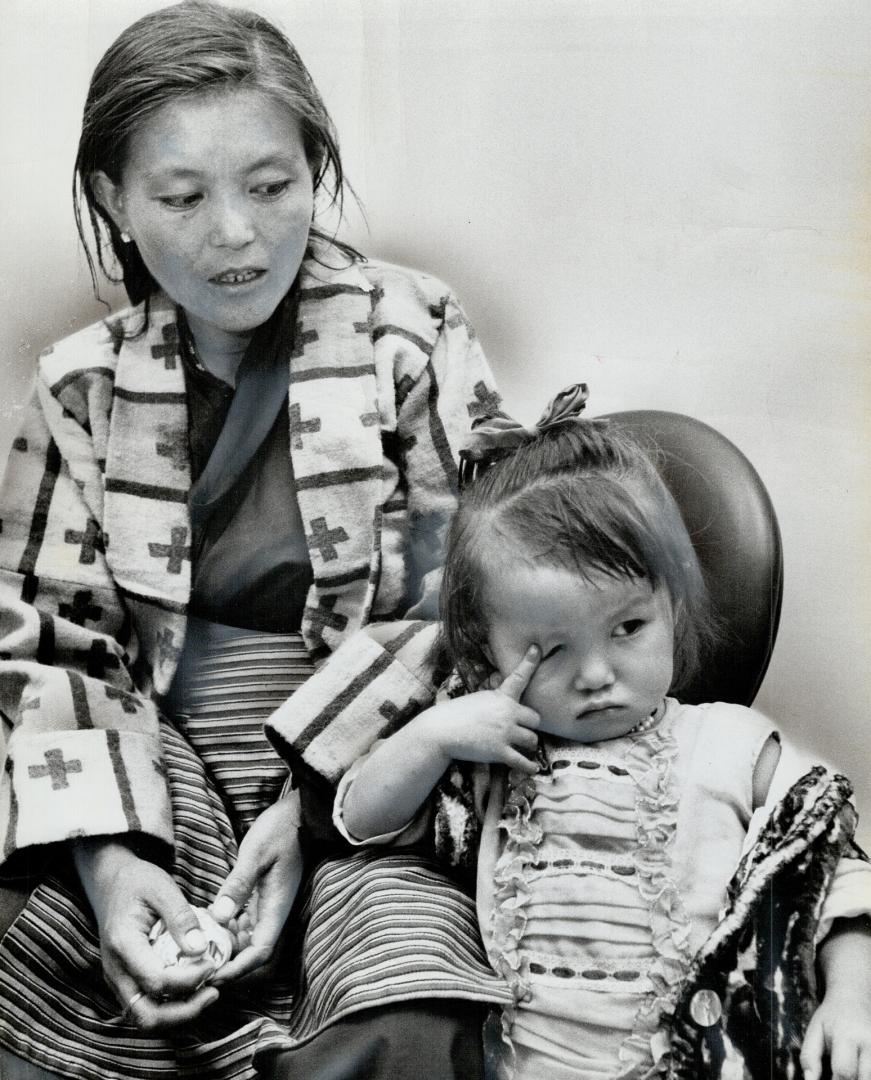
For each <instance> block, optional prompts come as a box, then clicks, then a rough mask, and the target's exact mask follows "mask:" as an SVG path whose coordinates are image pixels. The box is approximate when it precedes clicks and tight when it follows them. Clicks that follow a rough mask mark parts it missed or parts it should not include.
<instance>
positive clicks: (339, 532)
mask: <svg viewBox="0 0 871 1080" xmlns="http://www.w3.org/2000/svg"><path fill="white" fill-rule="evenodd" d="M310 524H311V530H312V531H311V532H310V533H309V534H308V536H306V538H305V542H306V543H307V544H308V546H309V547H310V548H317V549H318V552H319V553H320V556H321V558H322V559H323V560H324V562H332V561H333V559H338V557H339V553H338V551H336V547H335V545H336V544H337V543H338V544H340V543H341V542H342V541H343V540H350V539H351V538H350V537H349V536H348V534H347V533H346V532H345V530H344V529H343V528H342V526H341V525H339V526H338V527H337V528H335V529H328V528H327V519H326V518H325V517H319V518H312V520H311V522H310Z"/></svg>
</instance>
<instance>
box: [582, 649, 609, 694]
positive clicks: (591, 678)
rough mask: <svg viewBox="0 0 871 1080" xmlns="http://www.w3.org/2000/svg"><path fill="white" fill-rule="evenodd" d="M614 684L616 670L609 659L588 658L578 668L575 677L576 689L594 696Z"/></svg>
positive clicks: (602, 657) (604, 657)
mask: <svg viewBox="0 0 871 1080" xmlns="http://www.w3.org/2000/svg"><path fill="white" fill-rule="evenodd" d="M613 682H614V669H613V667H612V666H611V663H610V661H609V660H608V657H607V656H605V655H604V654H602V655H599V656H587V657H585V658H584V660H583V661H582V662H581V664H580V665H579V667H578V671H577V674H576V675H575V683H574V685H575V689H576V690H580V691H581V692H583V693H588V694H593V693H595V692H596V691H598V690H607V688H608V687H609V686H611V685H612V683H613Z"/></svg>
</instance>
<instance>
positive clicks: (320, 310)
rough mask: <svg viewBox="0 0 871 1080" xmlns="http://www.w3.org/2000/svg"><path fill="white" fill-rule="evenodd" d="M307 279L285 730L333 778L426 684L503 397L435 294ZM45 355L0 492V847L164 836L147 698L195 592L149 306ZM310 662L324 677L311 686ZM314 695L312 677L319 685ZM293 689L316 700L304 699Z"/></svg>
mask: <svg viewBox="0 0 871 1080" xmlns="http://www.w3.org/2000/svg"><path fill="white" fill-rule="evenodd" d="M340 261H342V260H341V256H340V255H338V254H337V253H336V252H335V251H334V250H329V249H327V250H326V251H324V252H321V253H320V256H319V259H318V261H315V260H308V261H307V262H306V263H305V264H304V265H303V269H302V278H301V292H300V308H299V323H298V326H297V332H296V337H295V342H296V347H295V351H294V353H293V355H292V357H291V360H290V364H289V371H288V382H289V422H290V435H291V458H292V463H293V472H294V477H295V481H296V488H297V492H298V500H299V506H300V510H301V514H302V518H303V521H304V523H305V528H306V542H307V545H308V548H309V554H310V557H311V561H312V566H313V568H314V585H313V586H312V589H311V591H310V593H309V596H308V599H307V604H306V609H305V614H304V618H303V623H302V633H303V636H304V639H305V642H306V645H307V646H308V648H309V650H310V652H311V654H312V656H313V657H314V658H316V659H323V658H325V657H328V656H330V654H334V653H335V650H336V649H337V648H338V647H339V646H341V645H342V643H343V642H344V643H345V646H344V651H343V652H342V654H341V655H342V657H344V661H343V660H342V659H339V660H338V663H336V657H335V656H334V657H333V660H332V661H331V662H330V663H327V664H325V665H324V667H323V669H322V671H321V672H319V673H318V674H317V675H316V676H315V677H314V678H313V679H311V680H310V682H309V684H308V685H307V686H306V687H304V688H303V689H304V690H308V691H309V693H308V698H307V702H303V701H301V702H300V708H299V709H297V710H295V711H294V713H293V716H292V718H291V720H290V721H289V722H288V723H287V724H286V726H285V730H284V731H283V733H282V736H281V737H282V738H283V739H284V741H285V744H287V743H290V744H292V745H293V748H294V753H295V754H296V755H297V756H298V758H299V760H300V762H301V763H305V764H306V765H307V766H308V767H310V768H311V769H312V770H313V771H314V772H315V773H317V774H319V775H322V776H325V777H326V778H327V779H328V780H329V779H332V778H334V776H335V775H337V774H338V772H340V771H342V769H343V768H344V767H346V765H347V764H349V763H350V761H352V760H353V759H354V758H355V757H356V756H357V755H358V754H359V752H360V746H361V745H362V746H364V747H365V746H367V745H368V744H369V743H370V742H371V741H372V740H373V739H374V738H376V737H377V736H378V735H380V734H383V733H384V731H385V730H389V729H391V728H392V727H393V726H395V725H396V724H397V723H398V722H400V721H401V719H402V718H403V716H405V715H407V711H408V710H409V709H410V708H412V707H414V705H415V703H417V704H422V703H424V702H426V701H428V700H429V699H430V697H431V695H432V689H431V686H430V682H431V672H432V658H431V645H432V642H433V640H434V636H435V627H434V624H433V623H432V622H428V621H412V622H399V623H396V626H395V632H394V634H393V638H394V640H393V642H392V645H391V646H390V648H388V649H385V648H384V647H382V646H381V645H377V644H376V643H375V642H374V641H373V640H371V639H370V638H368V637H365V636H364V635H361V634H358V633H356V631H358V630H359V628H360V627H361V626H363V625H364V624H365V623H367V622H368V621H370V620H388V619H392V618H395V617H396V616H406V617H407V616H409V615H411V616H412V617H413V618H417V619H421V618H422V619H424V620H431V619H432V618H433V616H434V614H435V604H434V596H435V593H436V590H437V584H438V582H437V578H438V566H439V563H440V559H441V545H442V540H443V534H444V529H445V526H446V523H447V521H448V519H449V516H450V514H451V512H452V510H453V508H454V505H455V499H456V489H455V475H456V460H457V453H458V447H459V445H460V443H461V442H462V440H463V438H464V436H465V433H466V432H467V430H468V427H469V423H470V420H471V418H472V417H474V416H475V415H477V414H478V413H479V412H481V411H483V410H484V409H486V408H487V407H489V406H491V405H492V404H493V403H494V400H498V399H496V397H495V394H494V391H493V389H492V385H493V384H492V380H491V376H490V373H489V370H488V368H487V365H486V362H485V360H484V357H483V354H482V352H481V349H480V346H479V344H478V342H477V340H476V338H475V336H474V333H473V332H472V330H471V328H470V326H469V324H468V321H467V319H466V317H465V315H464V313H463V311H462V309H461V308H460V306H459V305H458V303H457V301H456V299H455V297H454V296H453V294H452V293H451V292H450V290H449V289H448V288H447V287H446V286H445V285H443V284H442V283H441V282H439V281H437V280H435V279H434V278H431V277H429V276H426V275H423V274H417V273H414V272H411V271H407V270H404V269H401V268H398V267H394V266H390V265H387V264H381V263H376V262H368V263H366V262H364V263H356V262H355V263H351V264H350V265H349V264H348V263H347V262H345V263H344V264H343V265H341V266H338V267H336V266H332V267H331V266H328V265H324V263H333V264H335V263H337V262H340ZM140 325H141V311H140V310H139V309H132V310H129V311H126V312H123V313H121V314H120V315H118V316H117V317H116V318H114V319H112V320H109V321H108V322H107V323H99V324H96V325H94V326H91V327H88V328H87V329H85V330H82V331H80V332H79V333H76V334H74V335H72V336H71V337H69V338H67V339H65V340H64V341H61V342H60V343H58V344H57V345H55V346H54V347H53V348H52V349H49V350H47V352H46V353H45V354H44V355H43V356H42V357H41V359H40V364H39V371H38V377H37V385H36V392H35V395H34V397H33V400H32V402H31V405H30V407H29V410H28V412H27V415H26V418H25V422H24V425H23V427H22V430H21V432H20V434H19V435H18V437H17V438H16V440H15V443H14V446H13V449H12V453H11V458H10V462H9V465H8V468H7V472H6V476H5V480H4V484H3V488H2V492H0V519H2V526H0V710H2V715H3V719H4V724H5V735H6V738H5V740H4V745H3V751H4V757H5V769H4V770H3V772H2V777H0V842H2V844H3V852H2V855H3V857H5V858H8V857H9V856H11V855H12V854H13V853H14V852H15V851H17V850H18V849H20V848H26V847H28V846H30V845H34V844H47V843H50V842H52V841H57V840H63V839H66V838H68V837H71V836H81V835H91V834H102V833H120V832H125V831H130V830H142V831H145V832H148V833H150V834H152V835H154V836H157V837H160V838H162V839H164V840H166V841H167V842H170V843H171V841H172V821H171V813H170V803H169V799H168V795H167V790H166V782H165V778H164V775H163V770H162V768H161V761H160V757H161V753H160V743H159V739H158V733H157V711H156V704H155V701H154V698H155V697H156V696H159V695H162V694H163V693H165V692H166V690H167V688H168V687H169V685H170V682H171V680H172V676H173V673H174V671H175V667H176V664H177V661H178V657H179V653H180V650H181V647H182V644H183V641H184V634H185V611H186V606H187V603H188V600H189V595H190V535H191V533H190V518H189V510H188V495H189V490H190V482H191V478H190V469H189V464H188V458H187V408H186V398H185V385H184V375H183V369H182V364H181V361H180V357H179V345H178V328H177V325H176V319H175V312H174V308H173V306H172V305H171V304H170V303H169V302H168V300H167V299H166V298H165V297H157V298H155V299H154V302H153V303H152V305H151V317H150V323H149V326H148V329H147V331H146V332H145V333H144V334H140V335H138V336H135V335H134V336H131V334H134V332H135V330H136V329H137V327H139V326H140ZM322 675H323V676H324V678H323V680H322V678H321V677H322ZM321 681H322V682H323V685H321V686H320V688H318V685H317V684H318V683H319V682H321ZM309 687H311V689H309Z"/></svg>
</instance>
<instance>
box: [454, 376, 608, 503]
mask: <svg viewBox="0 0 871 1080" xmlns="http://www.w3.org/2000/svg"><path fill="white" fill-rule="evenodd" d="M588 396H589V392H588V390H587V384H586V383H574V384H573V385H572V386H567V387H566V388H565V390H561V391H560V392H559V393H558V394H557V395H556V397H554V398H552V399H551V400H550V401H549V402H548V404H547V407H546V408H545V410H544V412H543V413H542V414H541V416H540V417H539V418H538V420H537V421H536V422H535V423H534V424H533V425H532V426H531V427H525V426H524V425H523V424H521V423H520V421H518V420H513V419H512V418H511V417H510V416H506V414H505V413H503V412H495V413H488V414H487V415H485V416H479V417H478V418H477V419H476V420H475V421H474V423H473V424H472V431H471V433H470V435H469V439H468V441H467V443H466V445H465V446H464V447H463V448H462V450H461V451H460V487H461V488H464V487H466V486H467V485H468V484H470V483H471V482H472V481H473V480H474V479H475V477H476V476H479V475H480V474H481V473H482V472H484V471H485V470H486V469H487V468H489V466H490V465H492V464H493V463H494V462H495V461H498V460H499V458H502V457H506V456H507V455H508V454H509V453H510V452H511V451H512V450H516V449H517V448H518V447H519V446H523V445H524V443H528V442H530V441H531V440H532V439H536V438H538V436H539V435H541V434H542V432H544V431H548V430H550V429H551V428H555V427H559V426H560V425H561V424H566V423H569V422H571V421H573V420H580V418H581V413H582V412H583V409H584V406H585V404H586V402H587V397H588Z"/></svg>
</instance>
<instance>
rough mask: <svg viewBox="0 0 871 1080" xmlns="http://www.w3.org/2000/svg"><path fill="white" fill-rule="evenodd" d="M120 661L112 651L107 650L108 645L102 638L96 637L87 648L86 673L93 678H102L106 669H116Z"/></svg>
mask: <svg viewBox="0 0 871 1080" xmlns="http://www.w3.org/2000/svg"><path fill="white" fill-rule="evenodd" d="M120 666H121V661H120V660H119V659H118V657H117V656H116V655H115V654H114V653H110V652H109V646H108V645H107V644H106V642H105V641H104V640H103V638H97V639H96V640H95V641H94V642H92V644H91V647H90V649H88V674H89V675H90V676H91V678H93V679H104V678H105V677H106V669H107V668H111V669H112V671H115V670H117V668H119V667H120Z"/></svg>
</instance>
